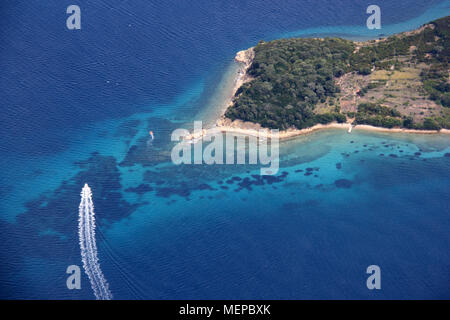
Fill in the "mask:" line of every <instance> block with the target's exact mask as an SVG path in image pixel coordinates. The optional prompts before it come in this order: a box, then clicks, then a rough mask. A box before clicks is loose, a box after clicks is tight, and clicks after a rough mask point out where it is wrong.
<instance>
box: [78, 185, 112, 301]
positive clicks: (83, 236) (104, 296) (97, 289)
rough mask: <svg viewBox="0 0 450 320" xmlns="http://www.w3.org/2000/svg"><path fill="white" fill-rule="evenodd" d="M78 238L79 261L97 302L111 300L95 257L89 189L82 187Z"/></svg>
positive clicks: (95, 249)
mask: <svg viewBox="0 0 450 320" xmlns="http://www.w3.org/2000/svg"><path fill="white" fill-rule="evenodd" d="M78 236H79V238H80V249H81V260H82V261H83V268H84V272H85V273H86V274H87V276H88V277H89V281H90V282H91V287H92V290H93V291H94V295H95V297H96V298H97V300H111V299H112V294H111V291H110V290H109V285H108V282H107V281H106V279H105V277H104V276H103V273H102V270H101V269H100V264H99V262H98V257H97V244H96V241H95V213H94V203H93V202H92V192H91V188H89V186H88V185H87V183H86V184H85V185H84V187H83V189H82V190H81V202H80V209H79V217H78Z"/></svg>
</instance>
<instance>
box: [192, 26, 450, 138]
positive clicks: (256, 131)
mask: <svg viewBox="0 0 450 320" xmlns="http://www.w3.org/2000/svg"><path fill="white" fill-rule="evenodd" d="M422 27H423V26H422ZM409 32H416V30H414V31H409ZM377 41H381V40H377ZM354 42H355V43H358V41H354ZM254 48H255V47H250V48H248V49H246V50H242V51H239V52H237V54H236V56H235V58H234V61H235V62H237V63H238V64H239V69H238V72H237V75H235V79H234V84H233V88H232V92H231V94H230V96H229V97H227V98H226V99H225V101H224V102H223V104H221V105H220V109H219V117H218V119H217V120H215V122H214V125H212V127H210V128H208V129H203V130H202V131H201V132H193V133H191V134H189V135H187V136H185V140H188V141H189V140H198V139H201V138H203V137H204V136H206V135H207V134H209V133H210V132H211V131H214V132H217V131H220V132H222V133H227V132H229V133H235V134H241V135H249V136H257V137H264V138H275V135H277V137H278V139H280V140H286V139H293V138H295V137H298V136H302V135H305V134H309V133H312V132H315V131H319V130H326V129H345V130H347V131H348V133H349V134H351V132H352V130H365V131H372V132H385V133H406V134H450V130H449V129H441V130H419V129H406V128H398V127H397V128H384V127H375V126H371V125H365V124H361V125H353V124H352V120H353V119H348V120H347V122H346V123H337V122H332V123H329V124H316V125H314V126H312V127H308V128H304V129H296V128H289V129H287V130H279V131H278V134H273V133H272V132H271V130H270V129H269V128H263V127H262V126H261V125H260V124H257V123H252V122H244V121H242V120H234V121H231V119H228V118H226V117H225V113H226V111H227V110H228V108H230V107H232V106H233V102H234V98H235V96H236V93H237V91H238V90H239V88H241V87H242V86H243V85H244V84H245V83H247V82H249V81H251V80H252V79H253V78H252V77H251V76H250V75H248V69H249V68H250V66H251V65H252V63H253V59H254V56H255V52H254Z"/></svg>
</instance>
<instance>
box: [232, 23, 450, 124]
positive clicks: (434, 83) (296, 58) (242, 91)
mask: <svg viewBox="0 0 450 320" xmlns="http://www.w3.org/2000/svg"><path fill="white" fill-rule="evenodd" d="M449 22H450V18H449V17H446V18H442V19H439V20H436V21H434V22H432V23H431V25H432V27H429V28H423V29H421V30H420V31H417V32H410V33H405V34H400V35H397V36H392V37H389V38H387V39H384V40H383V41H373V40H372V41H368V42H366V43H364V45H361V43H357V42H353V41H350V40H344V39H340V38H324V39H310V38H299V39H295V38H293V39H281V40H275V41H270V42H264V41H260V42H259V43H258V45H257V46H256V47H255V49H254V51H255V57H254V59H253V62H252V64H251V66H250V68H249V69H248V71H247V72H248V75H250V76H251V77H252V78H253V80H252V81H250V82H247V83H245V84H244V85H243V86H242V87H241V88H239V89H238V91H237V92H236V95H235V98H234V103H233V106H232V107H230V108H228V110H227V111H226V114H225V116H226V117H227V118H230V119H231V120H236V119H240V120H243V121H250V122H254V123H259V124H261V125H262V126H263V127H268V128H276V129H281V130H285V129H287V128H290V127H295V128H297V129H302V128H306V127H310V126H313V125H315V124H317V123H329V122H332V121H338V122H345V121H346V115H345V114H343V113H342V112H341V111H340V109H339V104H338V103H337V104H336V105H334V104H333V103H334V101H339V97H340V87H339V86H338V85H337V84H336V80H337V79H339V78H340V77H342V76H343V75H345V74H348V73H355V74H359V75H363V76H364V75H370V74H371V73H372V72H373V71H375V70H389V69H390V68H394V66H395V67H396V68H401V67H402V66H403V65H405V63H406V64H411V63H413V64H420V63H422V64H426V65H427V66H428V67H427V68H426V69H424V71H422V72H421V73H420V76H419V77H418V79H417V80H418V81H421V82H422V84H423V88H424V92H426V93H427V95H428V96H429V99H430V100H433V101H435V102H436V103H437V104H439V105H442V106H444V107H449V106H450V94H449V87H450V85H449V79H448V73H449V72H448V62H449V44H448V43H449V42H448V40H449ZM411 48H414V51H413V53H411ZM399 57H407V59H406V60H405V59H400V58H399ZM368 88H369V89H370V86H369V87H368ZM364 90H366V91H367V88H364ZM330 101H331V102H330ZM329 102H330V103H329ZM323 103H329V104H330V105H334V106H335V107H334V108H333V109H332V110H328V111H327V112H325V113H324V112H318V111H317V109H316V107H317V105H318V104H323ZM374 106H376V104H375V105H374ZM366 107H367V106H363V107H362V109H361V110H363V109H364V110H365V111H367V108H366ZM372 107H373V106H372ZM365 111H364V112H363V111H360V112H359V120H358V121H359V122H361V121H366V122H367V121H369V120H368V117H366V119H365V120H363V119H362V118H361V117H362V115H363V114H364V113H365ZM378 111H380V110H378ZM393 111H394V112H395V110H393ZM448 114H449V113H447V115H448ZM371 116H372V117H375V116H374V115H373V114H372V115H371ZM376 117H377V119H378V120H377V121H375V119H372V120H373V121H371V122H372V124H373V125H379V126H389V127H392V126H403V122H404V121H403V120H404V119H405V115H400V114H397V113H396V114H395V115H392V114H389V115H384V114H379V115H376ZM383 117H388V119H386V121H381V120H380V119H381V118H383ZM440 123H441V124H442V126H443V127H449V126H450V116H448V119H447V118H445V116H444V118H443V119H440ZM406 124H409V122H408V121H407V122H406ZM416 126H417V127H420V125H417V124H416Z"/></svg>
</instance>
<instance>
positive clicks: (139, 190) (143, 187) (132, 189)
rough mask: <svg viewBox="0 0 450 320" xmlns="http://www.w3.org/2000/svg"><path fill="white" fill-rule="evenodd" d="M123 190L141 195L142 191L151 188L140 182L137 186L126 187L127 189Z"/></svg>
mask: <svg viewBox="0 0 450 320" xmlns="http://www.w3.org/2000/svg"><path fill="white" fill-rule="evenodd" d="M125 191H126V192H133V193H137V194H138V195H140V196H141V195H143V194H144V193H147V192H150V191H153V188H152V187H151V186H150V185H148V184H145V183H142V184H140V185H139V186H137V187H130V188H127V189H125Z"/></svg>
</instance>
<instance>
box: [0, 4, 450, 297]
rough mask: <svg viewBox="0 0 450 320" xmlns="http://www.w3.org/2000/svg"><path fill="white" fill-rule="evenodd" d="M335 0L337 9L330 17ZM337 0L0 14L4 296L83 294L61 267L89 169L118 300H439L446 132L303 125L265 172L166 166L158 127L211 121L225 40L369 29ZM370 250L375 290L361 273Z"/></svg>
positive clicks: (406, 16)
mask: <svg viewBox="0 0 450 320" xmlns="http://www.w3.org/2000/svg"><path fill="white" fill-rule="evenodd" d="M443 3H444V4H447V6H445V5H444V4H441V5H439V2H438V1H436V2H432V3H430V4H427V5H425V4H422V3H419V2H417V3H416V1H400V2H397V3H395V4H392V3H390V2H387V1H385V2H383V3H381V6H382V8H384V9H383V12H384V14H383V19H384V20H383V21H385V23H384V24H383V28H384V29H383V31H382V32H383V33H384V34H390V33H391V32H397V31H403V30H410V29H412V28H415V27H417V26H418V25H420V24H421V23H424V22H426V20H427V19H430V20H431V19H434V18H437V17H439V16H443V15H445V14H446V11H445V10H447V9H446V8H448V1H447V2H443ZM55 4H56V1H55V2H54V3H52V5H55ZM331 4H334V5H336V6H337V8H339V7H340V6H341V7H345V8H346V10H341V11H338V12H340V14H332V12H333V10H334V11H336V9H333V10H332V7H331ZM349 4H350V2H349V1H347V2H346V1H343V2H342V3H335V2H333V3H331V2H327V1H324V2H317V1H314V2H310V1H305V2H302V6H301V7H300V8H299V4H298V2H295V1H294V2H290V1H287V2H286V4H285V6H284V7H283V8H282V9H277V10H275V9H276V8H275V9H274V10H272V11H271V9H270V8H272V7H271V6H274V4H270V3H266V2H264V1H263V2H261V1H250V2H249V3H247V4H246V5H242V4H241V3H240V2H239V3H233V1H231V2H230V3H229V4H227V5H224V4H221V2H218V3H216V2H211V1H209V2H208V4H206V3H201V2H198V3H194V4H191V5H190V6H191V7H192V8H186V6H182V5H180V7H176V6H175V7H174V4H173V3H170V2H169V3H165V4H161V3H153V2H151V3H150V5H148V4H146V3H144V2H140V1H137V2H135V3H134V4H127V3H123V4H121V5H119V6H118V8H115V9H114V8H112V7H113V6H112V5H111V4H107V3H103V2H99V3H98V4H96V5H92V6H87V5H86V4H85V6H87V7H85V8H86V9H87V12H86V15H87V16H86V18H89V17H90V18H91V19H90V21H92V23H91V24H88V25H86V28H85V30H83V32H84V36H77V37H79V38H75V39H74V38H68V37H67V36H68V35H69V34H66V33H60V31H54V30H53V29H52V28H55V30H59V29H58V28H56V27H54V26H53V25H49V21H54V20H52V19H56V17H55V15H56V14H55V13H53V11H51V10H49V11H45V10H44V11H41V12H43V17H44V18H45V19H36V21H37V23H38V25H39V26H40V27H41V28H44V29H46V28H47V29H46V30H49V31H48V32H47V33H43V32H38V31H36V33H34V32H33V30H29V29H28V28H27V27H26V24H23V23H22V24H21V23H18V22H17V21H16V20H14V19H16V18H8V20H3V21H4V22H3V23H4V24H5V28H2V29H1V30H2V33H1V37H2V39H4V40H5V41H11V39H16V42H17V43H19V44H22V47H21V46H18V45H15V46H13V45H11V46H9V49H8V50H4V51H2V57H3V59H2V60H1V61H2V63H3V64H4V66H3V65H2V66H3V67H4V68H3V70H5V71H4V74H6V75H9V77H8V79H9V80H8V79H7V77H5V76H3V77H2V78H1V80H2V82H1V84H2V85H1V86H0V87H1V88H2V93H3V96H4V97H5V99H4V102H3V103H2V107H3V109H2V110H4V113H3V119H4V121H3V123H4V124H3V126H2V127H1V130H3V131H0V133H2V135H0V137H1V138H0V139H1V140H0V142H1V145H0V147H1V148H0V152H1V154H2V156H1V157H0V163H1V166H2V168H7V169H4V170H2V172H1V174H0V179H1V184H0V185H1V187H0V195H1V199H2V202H1V204H0V212H1V214H2V219H1V220H0V231H1V232H0V234H2V238H1V243H2V246H1V249H0V254H1V257H2V261H4V263H3V264H2V266H1V269H0V270H1V274H2V276H1V277H0V297H4V298H57V299H63V298H69V299H73V298H83V299H92V298H94V296H93V293H92V289H91V287H90V283H89V281H88V279H87V277H86V276H85V275H83V278H82V289H81V290H80V291H69V290H67V288H66V286H65V280H66V276H67V275H66V274H65V270H66V268H67V266H68V265H71V264H77V265H81V257H80V248H79V244H78V234H77V223H78V222H77V218H78V216H77V214H78V205H79V201H80V199H79V192H80V190H81V187H82V186H83V184H84V183H85V182H88V183H89V185H90V186H91V187H92V190H93V193H94V204H95V207H96V212H97V227H98V230H97V242H98V246H99V252H98V253H99V257H100V264H101V267H102V270H103V273H104V274H105V277H106V278H107V280H108V282H109V284H110V287H111V291H112V293H113V295H114V297H115V298H123V299H133V298H149V299H159V298H161V299H165V298H170V299H200V298H201V299H213V298H236V299H238V298H242V299H243V298H264V299H266V298H267V299H284V298H289V299H303V298H317V299H328V298H331V299H334V298H362V299H366V298H375V299H377V298H449V294H450V291H449V287H448V284H449V283H450V281H449V280H450V279H449V275H448V272H447V271H448V268H449V267H450V256H449V252H448V247H449V244H450V237H449V232H448V230H450V228H449V227H450V225H449V224H450V217H449V211H450V210H449V203H450V199H449V194H448V190H449V178H450V177H449V172H450V170H449V166H450V157H449V154H450V139H449V137H448V136H445V135H433V136H428V135H403V134H384V133H370V132H363V131H359V130H355V131H354V132H353V133H352V134H347V133H346V132H345V131H341V130H329V131H322V132H317V133H313V134H310V135H306V136H303V137H299V138H297V139H294V140H292V141H289V142H283V143H282V144H281V148H280V152H281V153H280V154H281V167H280V171H279V173H278V174H277V176H276V177H274V178H261V177H260V176H259V167H252V166H206V165H201V166H174V165H172V164H171V163H170V158H169V156H170V153H169V152H170V148H171V144H170V134H171V132H172V131H173V130H174V129H176V128H179V127H188V126H192V121H193V120H196V119H209V118H214V115H215V111H214V108H217V106H218V105H221V103H223V99H224V98H226V95H223V94H222V92H224V91H227V90H228V89H229V88H230V85H231V84H232V80H233V76H234V73H235V71H236V66H235V65H233V64H232V59H233V57H234V54H235V52H236V51H238V50H241V49H245V48H247V47H249V46H252V45H254V44H255V43H256V42H257V41H258V40H259V39H261V38H264V39H273V38H276V37H281V36H291V35H315V34H322V33H327V34H347V36H350V37H353V38H354V37H355V34H359V35H361V36H362V37H377V36H378V33H379V31H376V34H373V35H370V34H365V33H360V31H361V30H360V28H358V27H345V26H348V25H349V23H348V21H355V24H357V23H358V24H359V25H361V24H362V25H364V23H365V15H361V12H364V11H365V6H366V5H365V4H358V5H354V4H353V2H352V3H351V4H352V5H351V6H350V5H349ZM36 6H38V7H33V6H31V7H27V6H24V5H23V4H20V3H19V4H18V5H17V7H14V6H11V7H8V13H10V15H8V17H15V16H16V15H19V13H20V15H19V16H18V17H24V16H25V17H34V16H33V15H32V14H33V13H34V12H35V11H36V9H41V10H42V9H43V8H42V6H39V5H37V4H36ZM81 6H82V7H83V4H81ZM50 7H51V6H50ZM278 7H279V6H278V5H277V8H278ZM330 8H331V9H330ZM94 9H95V10H97V12H108V13H107V14H106V13H104V15H102V19H100V18H98V17H97V18H95V17H96V15H95V14H94V12H95V10H94ZM188 9H191V10H192V11H188ZM327 10H328V11H327ZM155 12H159V18H157V17H155ZM250 12H256V13H255V14H253V15H252V14H250ZM269 12H272V13H270V14H269ZM273 12H274V13H273ZM13 13H15V14H13ZM145 13H148V14H149V15H148V16H145ZM187 13H190V14H187ZM208 13H214V14H216V15H218V17H217V19H215V18H214V19H213V18H211V14H208ZM324 13H328V14H327V15H326V16H327V17H332V18H330V19H329V20H326V21H325V20H324V18H323V17H324ZM30 15H31V16H30ZM236 15H237V17H236ZM144 16H145V17H146V18H145V19H144V18H143V17H144ZM149 17H152V18H153V19H150V18H149ZM189 17H191V18H189ZM242 17H246V19H241V18H242ZM41 18H42V17H41ZM219 18H221V19H219ZM109 19H115V21H117V22H119V23H118V25H117V26H116V27H115V28H112V29H111V26H110V25H109V24H107V23H106V21H109ZM230 19H231V20H232V21H230ZM235 20H236V21H235ZM87 21H89V19H88V20H87ZM217 21H220V23H218V22H217ZM237 21H241V23H240V24H239V23H237ZM242 21H245V23H244V22H242ZM232 22H234V23H232ZM129 24H131V27H128V25H129ZM13 26H15V27H14V28H13ZM52 26H53V27H52ZM106 26H109V32H104V30H103V28H107V27H106ZM128 28H131V29H132V30H131V29H128ZM133 28H135V29H133ZM16 29H17V30H18V31H20V32H22V33H21V34H18V33H16V31H14V30H16ZM5 30H7V31H8V33H6V32H5ZM294 30H301V31H294ZM6 35H8V36H6ZM33 37H35V38H36V39H38V40H40V41H43V43H47V45H48V46H50V47H51V48H53V49H54V50H38V49H37V48H40V46H38V44H37V43H36V42H34V41H33V39H32V38H33ZM55 38H58V39H59V42H58V45H56V44H55V43H56V42H55V41H54V39H55ZM124 38H126V39H127V41H126V43H125V45H124V43H123V40H121V41H119V40H120V39H124ZM117 39H119V40H117ZM19 40H20V41H19ZM73 42H75V43H73ZM8 43H9V44H10V42H8ZM192 43H196V44H197V45H196V46H192ZM61 47H62V49H61ZM56 48H60V49H58V50H59V51H58V50H57V49H56ZM105 48H109V49H108V50H105ZM70 52H76V53H77V54H73V55H72V54H71V53H70ZM63 58H64V59H65V60H64V61H65V63H66V64H69V66H67V65H64V64H63V63H60V61H61V60H62V59H63ZM17 59H19V60H20V61H21V64H19V63H18V60H17ZM36 61H41V63H40V64H36V63H35V62H36ZM13 62H15V63H16V65H17V68H19V69H14V68H12V67H11V65H12V64H11V63H13ZM50 62H53V63H50ZM56 62H57V63H56ZM28 63H32V65H29V64H28ZM22 67H23V69H22ZM24 70H25V71H24ZM12 74H19V75H21V77H17V76H16V77H13V76H11V75H12ZM25 75H26V78H24V77H25ZM67 77H68V78H69V80H67ZM15 79H20V80H21V81H18V82H17V83H16V80H15ZM7 80H8V81H7ZM53 81H54V82H53ZM107 81H109V83H108V82H107ZM41 82H42V83H46V86H47V87H49V88H51V90H47V89H45V88H44V87H41V84H40V83H41ZM73 83H79V84H80V83H85V85H79V86H75V85H74V84H73ZM111 85H113V88H111ZM30 92H32V93H33V94H29V93H30ZM18 96H20V97H21V98H20V99H19V98H18ZM149 130H153V131H154V132H155V135H156V139H155V140H154V141H153V142H152V143H150V141H149V137H148V131H149ZM3 133H4V134H3ZM371 264H377V265H379V266H380V267H381V270H382V290H381V291H369V290H367V288H366V286H365V280H366V277H367V275H366V273H365V269H366V268H367V266H368V265H371Z"/></svg>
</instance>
